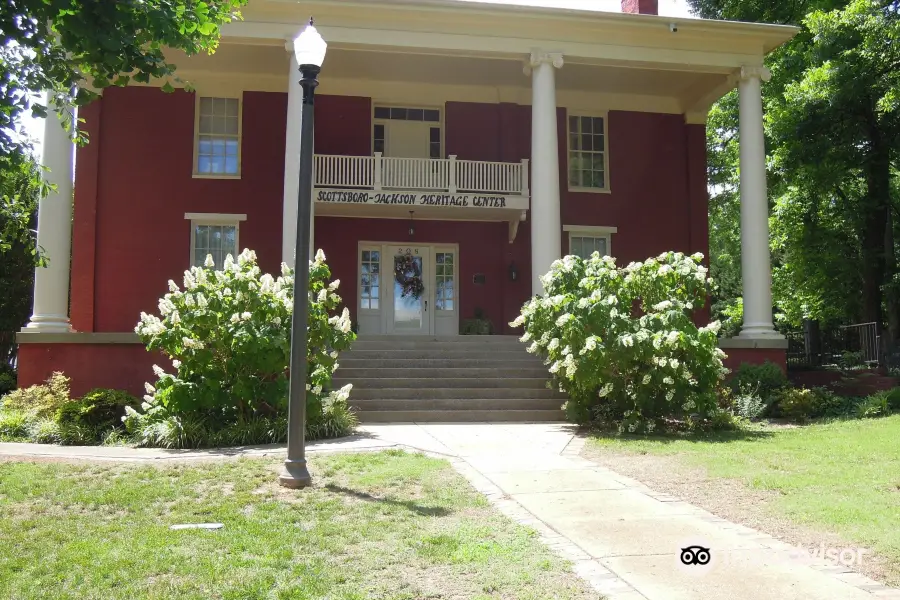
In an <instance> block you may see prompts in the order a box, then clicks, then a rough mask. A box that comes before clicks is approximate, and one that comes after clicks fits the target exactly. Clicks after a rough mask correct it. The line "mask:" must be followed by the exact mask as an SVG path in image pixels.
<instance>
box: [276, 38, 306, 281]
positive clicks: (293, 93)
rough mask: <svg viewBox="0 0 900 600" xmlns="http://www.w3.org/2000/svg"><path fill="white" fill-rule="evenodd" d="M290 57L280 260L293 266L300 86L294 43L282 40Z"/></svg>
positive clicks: (298, 171) (295, 232)
mask: <svg viewBox="0 0 900 600" xmlns="http://www.w3.org/2000/svg"><path fill="white" fill-rule="evenodd" d="M285 48H286V49H287V50H288V52H289V54H290V56H291V60H290V66H289V67H288V105H287V123H286V125H285V128H284V205H283V211H282V221H281V260H282V262H285V263H287V264H288V265H289V266H290V267H293V266H294V244H296V243H297V192H298V191H299V187H298V186H299V182H298V178H299V176H300V111H301V109H302V108H303V88H302V87H300V71H299V68H298V66H297V59H296V58H294V47H293V44H291V43H287V44H285Z"/></svg>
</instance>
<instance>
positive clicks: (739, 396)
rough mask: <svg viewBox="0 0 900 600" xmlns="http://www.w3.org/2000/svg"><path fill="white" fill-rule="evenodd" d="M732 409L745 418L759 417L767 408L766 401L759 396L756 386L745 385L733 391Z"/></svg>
mask: <svg viewBox="0 0 900 600" xmlns="http://www.w3.org/2000/svg"><path fill="white" fill-rule="evenodd" d="M730 405H731V411H732V412H733V413H734V414H735V415H737V416H739V417H743V418H745V419H758V418H759V417H760V416H761V415H762V414H763V412H764V411H765V410H766V403H765V402H764V401H763V399H762V398H760V397H759V393H757V391H756V388H750V387H743V388H741V389H739V390H738V391H737V392H734V393H732V396H731V398H730Z"/></svg>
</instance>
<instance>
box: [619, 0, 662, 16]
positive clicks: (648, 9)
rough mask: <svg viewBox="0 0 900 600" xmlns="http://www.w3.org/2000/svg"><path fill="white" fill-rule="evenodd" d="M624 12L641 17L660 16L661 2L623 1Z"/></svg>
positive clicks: (643, 0)
mask: <svg viewBox="0 0 900 600" xmlns="http://www.w3.org/2000/svg"><path fill="white" fill-rule="evenodd" d="M622 12H626V13H633V14H641V15H658V14H659V0H622Z"/></svg>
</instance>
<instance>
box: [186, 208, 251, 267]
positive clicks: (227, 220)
mask: <svg viewBox="0 0 900 600" xmlns="http://www.w3.org/2000/svg"><path fill="white" fill-rule="evenodd" d="M184 218H185V219H187V220H188V221H190V222H191V246H190V248H189V250H190V255H189V258H188V264H189V265H191V266H193V264H194V248H195V242H196V239H195V235H196V232H197V225H234V251H235V252H236V253H240V252H241V222H242V221H246V220H247V215H245V214H229V213H184ZM234 258H237V257H236V256H235V257H234Z"/></svg>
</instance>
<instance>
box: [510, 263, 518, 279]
mask: <svg viewBox="0 0 900 600" xmlns="http://www.w3.org/2000/svg"><path fill="white" fill-rule="evenodd" d="M518 278H519V270H518V269H517V268H516V262H515V261H513V262H511V263H509V280H510V281H516V280H517V279H518Z"/></svg>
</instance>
